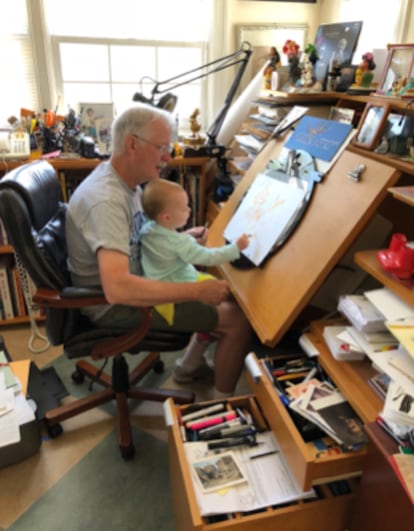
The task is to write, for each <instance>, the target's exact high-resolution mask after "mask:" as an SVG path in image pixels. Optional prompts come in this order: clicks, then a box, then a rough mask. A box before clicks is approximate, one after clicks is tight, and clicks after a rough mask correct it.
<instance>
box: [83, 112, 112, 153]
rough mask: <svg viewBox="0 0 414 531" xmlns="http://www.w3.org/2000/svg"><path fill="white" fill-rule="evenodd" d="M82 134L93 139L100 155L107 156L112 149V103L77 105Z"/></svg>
mask: <svg viewBox="0 0 414 531" xmlns="http://www.w3.org/2000/svg"><path fill="white" fill-rule="evenodd" d="M78 108H79V117H80V124H81V132H82V134H84V135H86V136H89V137H91V138H93V139H94V140H95V142H96V145H97V147H98V149H99V151H100V153H101V154H102V155H109V154H110V153H111V148H112V138H111V126H112V122H113V120H114V118H115V106H114V104H113V103H97V102H80V103H78Z"/></svg>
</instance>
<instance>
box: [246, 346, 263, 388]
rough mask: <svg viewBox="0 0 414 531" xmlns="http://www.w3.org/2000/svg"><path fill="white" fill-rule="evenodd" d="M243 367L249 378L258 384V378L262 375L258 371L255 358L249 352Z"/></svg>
mask: <svg viewBox="0 0 414 531" xmlns="http://www.w3.org/2000/svg"><path fill="white" fill-rule="evenodd" d="M245 365H246V367H247V369H248V371H249V372H250V375H251V377H252V378H253V380H254V381H255V382H256V383H259V380H260V377H261V376H262V375H263V373H262V371H261V370H260V367H259V365H258V364H257V362H256V359H255V357H254V356H253V353H252V352H250V353H249V354H247V356H246V359H245Z"/></svg>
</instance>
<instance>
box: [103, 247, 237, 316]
mask: <svg viewBox="0 0 414 531" xmlns="http://www.w3.org/2000/svg"><path fill="white" fill-rule="evenodd" d="M98 263H99V272H100V276H101V280H102V287H103V290H104V293H105V297H106V299H107V301H108V302H109V303H110V304H124V305H126V306H154V305H156V304H162V303H168V302H176V303H179V302H191V301H200V302H204V303H206V304H214V305H218V304H220V303H221V302H223V301H224V300H226V299H227V296H228V293H229V288H228V286H227V283H226V282H225V281H224V280H206V281H204V282H184V283H174V282H162V281H159V280H152V279H148V278H144V277H140V276H137V275H133V274H131V273H130V272H129V259H128V256H127V255H125V254H123V253H121V252H119V251H113V250H109V249H99V250H98Z"/></svg>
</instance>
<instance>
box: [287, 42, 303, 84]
mask: <svg viewBox="0 0 414 531" xmlns="http://www.w3.org/2000/svg"><path fill="white" fill-rule="evenodd" d="M299 50H300V47H299V44H297V43H296V42H295V41H292V40H290V39H288V40H287V41H286V42H285V44H284V46H283V53H285V54H286V55H287V57H288V62H289V84H290V85H291V86H294V85H296V83H297V81H298V80H299V79H300V76H301V69H300V66H299Z"/></svg>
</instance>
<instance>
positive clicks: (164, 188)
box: [142, 179, 183, 220]
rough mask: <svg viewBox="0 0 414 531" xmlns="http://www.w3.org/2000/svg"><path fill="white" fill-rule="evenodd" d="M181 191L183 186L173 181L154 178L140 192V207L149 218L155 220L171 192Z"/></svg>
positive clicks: (165, 204)
mask: <svg viewBox="0 0 414 531" xmlns="http://www.w3.org/2000/svg"><path fill="white" fill-rule="evenodd" d="M176 192H183V188H182V187H181V186H180V185H179V184H178V183H176V182H174V181H167V180H165V179H156V180H154V181H150V182H148V183H147V184H146V185H145V188H144V191H143V193H142V208H143V210H144V212H145V214H146V216H147V217H148V218H149V219H152V220H155V219H156V218H157V216H159V214H160V213H161V212H162V211H163V210H164V209H165V207H166V206H167V204H168V201H169V200H170V197H171V194H173V193H176Z"/></svg>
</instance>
